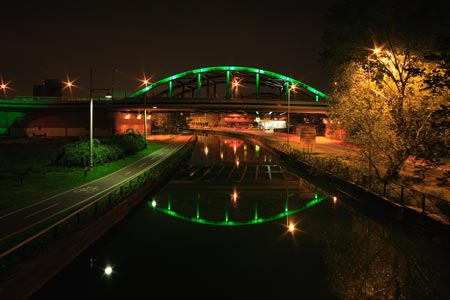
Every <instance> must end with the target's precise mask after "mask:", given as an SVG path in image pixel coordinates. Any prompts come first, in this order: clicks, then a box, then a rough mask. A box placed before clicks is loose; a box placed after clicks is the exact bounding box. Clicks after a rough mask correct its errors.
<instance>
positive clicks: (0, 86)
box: [0, 78, 10, 96]
mask: <svg viewBox="0 0 450 300" xmlns="http://www.w3.org/2000/svg"><path fill="white" fill-rule="evenodd" d="M8 85H9V82H4V81H3V78H2V79H0V90H3V95H4V96H6V90H9V89H10V87H9V86H8Z"/></svg>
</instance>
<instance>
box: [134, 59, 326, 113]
mask: <svg viewBox="0 0 450 300" xmlns="http://www.w3.org/2000/svg"><path fill="white" fill-rule="evenodd" d="M288 91H290V93H288ZM131 98H136V99H139V98H144V99H146V101H147V104H148V105H154V106H157V107H161V106H165V107H170V106H173V107H180V105H185V106H186V107H190V108H192V109H197V110H221V111H223V110H227V109H229V110H232V108H233V107H239V108H240V109H242V110H259V109H261V108H268V109H270V110H272V111H286V107H287V105H290V106H291V108H292V111H293V112H296V111H297V112H320V113H325V112H326V110H327V106H328V105H327V98H328V96H327V95H326V94H325V93H323V92H321V91H319V90H317V89H315V88H313V87H311V86H309V85H307V84H306V83H303V82H301V81H299V80H296V79H294V78H291V77H288V76H285V75H282V74H279V73H275V72H271V71H267V70H262V69H257V68H251V67H242V66H214V67H205V68H200V69H194V70H189V71H185V72H182V73H178V74H175V75H172V76H168V77H166V78H164V79H161V80H159V81H157V82H154V83H151V84H148V85H147V86H145V87H143V88H142V89H140V90H138V91H136V92H135V93H133V94H132V95H131ZM288 100H289V102H290V103H289V104H288V103H287V101H288Z"/></svg>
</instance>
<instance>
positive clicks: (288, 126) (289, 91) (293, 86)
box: [286, 82, 297, 150]
mask: <svg viewBox="0 0 450 300" xmlns="http://www.w3.org/2000/svg"><path fill="white" fill-rule="evenodd" d="M296 87H297V85H296V84H295V83H294V84H293V85H292V86H291V85H290V83H289V82H288V115H287V131H286V132H287V147H288V150H290V144H289V133H290V130H289V128H290V125H291V90H295V88H296Z"/></svg>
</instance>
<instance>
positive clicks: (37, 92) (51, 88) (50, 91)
mask: <svg viewBox="0 0 450 300" xmlns="http://www.w3.org/2000/svg"><path fill="white" fill-rule="evenodd" d="M62 88H63V86H62V81H61V79H45V80H44V83H43V84H38V85H35V86H34V87H33V97H62Z"/></svg>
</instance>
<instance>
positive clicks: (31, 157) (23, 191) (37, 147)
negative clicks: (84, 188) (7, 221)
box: [0, 139, 165, 209]
mask: <svg viewBox="0 0 450 300" xmlns="http://www.w3.org/2000/svg"><path fill="white" fill-rule="evenodd" d="M74 142H75V140H73V139H26V140H11V141H2V143H1V145H0V161H2V165H1V167H0V185H1V187H2V188H1V189H0V209H5V208H9V207H21V206H24V205H27V204H29V203H31V202H32V201H36V200H37V199H44V198H46V197H48V196H50V195H53V194H56V193H59V192H62V191H64V190H67V189H70V188H72V187H75V186H78V185H80V184H83V183H86V182H88V181H91V180H94V179H97V178H100V177H102V176H105V175H107V174H110V173H112V172H115V171H117V170H119V169H121V168H123V167H125V166H126V165H128V164H130V163H132V162H134V161H136V160H138V159H140V158H142V157H144V156H146V155H148V154H150V153H152V152H154V151H156V150H158V149H160V148H162V147H163V146H164V144H165V142H163V141H159V140H152V141H149V143H148V147H147V149H146V150H143V151H140V152H138V153H136V154H134V155H131V156H128V157H126V158H123V159H120V160H117V161H114V162H110V163H107V164H104V165H99V166H94V168H93V170H92V171H90V172H88V173H87V175H85V172H84V169H83V168H80V167H71V168H68V167H61V166H55V165H53V164H52V161H53V160H54V159H55V158H56V156H57V154H58V153H59V151H60V149H61V148H62V147H63V146H64V145H66V144H69V143H74Z"/></svg>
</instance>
